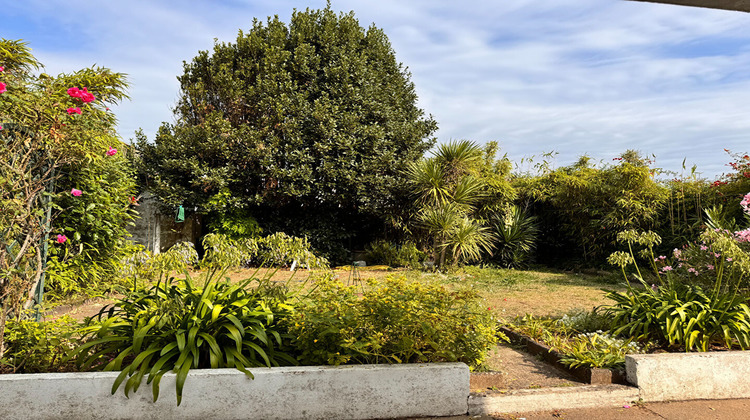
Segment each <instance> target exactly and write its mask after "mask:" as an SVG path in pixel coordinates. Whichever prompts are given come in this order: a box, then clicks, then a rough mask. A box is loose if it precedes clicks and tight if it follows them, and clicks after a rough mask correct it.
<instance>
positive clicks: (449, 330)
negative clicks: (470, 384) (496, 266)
mask: <svg viewBox="0 0 750 420" xmlns="http://www.w3.org/2000/svg"><path fill="white" fill-rule="evenodd" d="M288 322H289V332H290V334H291V335H292V336H294V337H296V339H295V340H294V342H293V345H294V347H295V348H296V349H297V351H298V352H299V355H300V356H299V359H300V361H301V363H303V364H311V365H316V364H335V365H338V364H342V363H412V362H413V363H417V362H445V361H460V362H464V363H467V364H468V365H469V366H471V367H472V368H477V367H480V366H481V365H482V363H483V362H484V360H485V357H486V353H487V351H488V350H489V348H490V347H491V346H492V345H493V344H495V343H496V341H497V331H496V328H495V321H494V320H493V318H492V315H491V313H490V312H489V311H488V310H487V308H486V307H484V306H482V305H481V304H480V300H479V297H478V295H477V294H476V293H475V292H473V291H470V290H463V291H456V292H452V291H449V290H448V289H446V288H444V287H442V286H438V285H435V284H421V283H418V282H409V281H407V280H406V279H405V278H404V277H399V278H392V277H389V278H388V279H387V280H385V281H384V282H377V281H370V282H369V288H368V289H367V290H365V291H364V293H363V294H362V296H361V297H359V296H358V293H357V292H356V290H355V288H354V287H347V286H343V285H342V284H341V283H340V282H339V281H337V280H334V279H331V278H325V279H321V280H320V281H318V282H317V288H316V289H315V290H314V291H313V292H312V293H311V294H310V295H309V296H308V298H307V299H306V300H304V301H303V302H301V303H300V306H299V309H298V311H297V312H295V314H294V316H293V317H291V318H289V319H288Z"/></svg>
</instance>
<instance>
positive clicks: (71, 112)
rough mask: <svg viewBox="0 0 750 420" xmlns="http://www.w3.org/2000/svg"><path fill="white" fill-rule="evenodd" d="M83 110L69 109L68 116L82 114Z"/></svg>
mask: <svg viewBox="0 0 750 420" xmlns="http://www.w3.org/2000/svg"><path fill="white" fill-rule="evenodd" d="M80 113H81V108H78V107H75V108H68V114H80Z"/></svg>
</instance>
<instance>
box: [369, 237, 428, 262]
mask: <svg viewBox="0 0 750 420" xmlns="http://www.w3.org/2000/svg"><path fill="white" fill-rule="evenodd" d="M365 251H366V252H367V254H366V256H365V259H366V260H367V262H368V263H369V264H371V265H372V264H385V265H387V266H390V267H409V268H413V269H419V268H422V265H421V264H422V261H423V260H424V259H425V257H426V256H427V255H426V254H425V253H424V252H422V251H420V250H419V249H417V246H416V245H414V243H413V242H409V241H407V242H404V243H402V244H394V243H392V242H388V241H384V240H378V241H375V242H372V243H371V244H369V245H368V246H367V248H366V249H365Z"/></svg>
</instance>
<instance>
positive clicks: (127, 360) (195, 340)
mask: <svg viewBox="0 0 750 420" xmlns="http://www.w3.org/2000/svg"><path fill="white" fill-rule="evenodd" d="M219 238H220V237H219V236H210V237H209V238H208V240H206V241H204V247H205V249H206V254H205V256H204V259H203V261H202V266H203V267H204V268H205V270H204V274H202V278H200V279H198V281H196V282H194V281H193V279H192V278H191V277H190V276H189V275H187V272H185V273H186V278H185V279H184V280H180V281H177V282H175V281H174V279H173V278H168V279H164V281H161V277H162V274H163V273H164V272H165V271H166V272H167V273H168V272H169V269H170V268H171V266H169V264H168V263H169V262H170V261H172V260H173V259H172V258H168V259H166V260H164V261H162V262H163V263H164V264H161V265H158V264H157V265H158V273H159V278H158V279H156V284H155V285H154V286H152V287H150V288H148V289H137V290H134V291H133V292H131V293H129V294H128V295H126V296H125V297H124V298H122V299H120V300H119V301H118V302H116V303H115V304H113V305H111V306H108V307H105V308H103V309H102V310H101V311H100V313H99V315H98V316H97V317H96V318H95V319H93V320H90V322H89V325H88V326H86V327H85V328H83V330H82V331H81V334H82V336H83V338H82V341H81V345H80V346H79V347H78V348H77V349H76V350H75V353H74V356H76V361H77V364H78V365H79V366H80V367H81V368H82V369H96V370H105V371H120V370H121V373H120V375H119V376H118V377H117V380H116V381H115V383H114V385H113V386H112V392H113V393H114V392H115V391H116V390H117V389H118V388H119V386H120V385H121V384H122V383H123V382H124V381H125V394H126V395H127V394H128V393H129V392H130V391H131V390H132V391H133V392H135V391H136V390H137V389H138V387H139V386H140V384H141V381H142V379H143V378H144V376H146V375H147V374H148V376H147V381H146V383H147V384H152V391H153V398H154V401H156V399H157V398H158V395H159V382H160V380H161V377H162V376H163V375H164V374H165V373H166V372H169V371H172V370H174V371H175V372H176V373H177V387H176V393H177V403H178V404H179V403H180V402H181V400H182V389H183V386H184V384H185V380H186V378H187V374H188V371H189V370H190V369H195V368H208V367H210V368H223V367H234V368H236V369H238V370H240V371H242V372H244V373H245V374H247V375H248V376H250V377H252V374H251V373H250V371H248V370H247V368H248V367H254V366H278V365H280V364H294V363H295V360H294V358H293V357H291V356H289V355H288V354H286V353H285V352H284V351H283V350H281V346H282V345H283V343H284V339H283V337H282V335H283V330H282V329H281V328H280V327H279V322H280V321H281V320H283V318H284V317H286V316H288V315H289V314H290V313H291V312H292V311H293V306H292V305H291V304H290V302H289V300H290V297H289V295H288V293H287V292H286V290H285V289H280V288H279V287H275V286H273V285H271V284H269V282H268V280H264V281H261V280H258V282H259V287H256V288H254V289H251V288H249V287H248V286H249V285H250V283H251V282H253V281H255V280H256V279H252V278H251V279H247V280H245V281H243V282H241V283H238V284H230V283H229V280H228V279H227V280H226V281H219V280H217V279H219V278H222V277H223V276H224V274H225V273H226V270H227V268H229V267H231V266H233V265H235V264H236V263H237V261H239V260H241V259H242V258H243V257H245V256H246V255H245V254H244V253H243V250H242V249H238V248H236V247H234V246H232V244H231V243H226V242H224V243H223V242H220V241H218V239H219ZM213 240H217V241H216V242H214V241H213ZM184 251H185V249H180V250H178V251H176V254H177V255H181V254H184V253H185V252H184ZM188 254H189V253H188ZM190 255H192V254H190ZM190 255H188V256H190ZM174 261H177V262H179V258H174ZM157 262H158V261H157ZM152 273H153V272H152ZM198 284H203V286H202V287H201V286H198ZM126 379H127V381H126Z"/></svg>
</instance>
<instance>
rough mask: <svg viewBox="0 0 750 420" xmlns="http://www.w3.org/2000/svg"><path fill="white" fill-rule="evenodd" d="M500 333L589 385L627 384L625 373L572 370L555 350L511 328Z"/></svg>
mask: <svg viewBox="0 0 750 420" xmlns="http://www.w3.org/2000/svg"><path fill="white" fill-rule="evenodd" d="M500 331H501V332H503V333H504V334H505V335H506V336H507V337H508V339H510V341H511V343H513V344H515V345H519V346H522V347H523V348H524V349H525V351H526V352H528V353H530V354H532V355H534V356H536V355H540V356H541V357H542V358H543V359H544V361H546V362H547V363H550V364H552V365H554V366H555V367H557V368H558V369H561V370H564V371H566V372H569V373H570V374H571V375H573V376H575V377H576V378H578V379H579V380H581V381H583V382H586V383H589V384H600V385H602V384H627V383H628V382H627V380H626V377H625V372H624V371H622V370H619V369H604V368H591V367H583V366H581V367H576V368H571V367H569V366H568V365H566V364H564V363H562V362H561V360H562V359H563V358H565V356H564V355H562V354H560V353H559V352H557V351H555V350H554V349H552V348H550V347H548V346H546V345H544V344H542V343H539V342H537V341H535V340H533V339H531V338H529V337H526V336H524V335H522V334H519V333H517V332H515V331H513V330H511V329H509V328H506V327H501V328H500Z"/></svg>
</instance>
